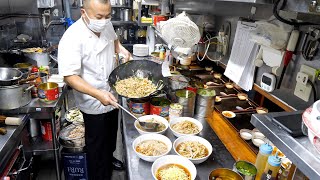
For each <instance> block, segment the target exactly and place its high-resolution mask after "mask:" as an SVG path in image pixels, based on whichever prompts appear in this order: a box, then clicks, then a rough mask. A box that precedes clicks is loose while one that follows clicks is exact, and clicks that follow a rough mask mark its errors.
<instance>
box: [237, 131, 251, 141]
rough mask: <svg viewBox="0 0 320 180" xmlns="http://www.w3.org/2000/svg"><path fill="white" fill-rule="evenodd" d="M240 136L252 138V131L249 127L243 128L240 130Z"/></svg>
mask: <svg viewBox="0 0 320 180" xmlns="http://www.w3.org/2000/svg"><path fill="white" fill-rule="evenodd" d="M240 137H241V138H242V139H244V140H247V141H248V140H250V139H252V132H251V131H250V130H249V129H241V130H240Z"/></svg>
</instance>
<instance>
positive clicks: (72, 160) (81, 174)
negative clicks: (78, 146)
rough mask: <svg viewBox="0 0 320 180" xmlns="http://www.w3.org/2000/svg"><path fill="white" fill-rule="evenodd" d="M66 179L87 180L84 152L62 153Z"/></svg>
mask: <svg viewBox="0 0 320 180" xmlns="http://www.w3.org/2000/svg"><path fill="white" fill-rule="evenodd" d="M61 155H62V159H63V169H64V175H65V179H66V180H88V171H87V160H86V153H62V154H61Z"/></svg>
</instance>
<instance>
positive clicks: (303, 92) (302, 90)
mask: <svg viewBox="0 0 320 180" xmlns="http://www.w3.org/2000/svg"><path fill="white" fill-rule="evenodd" d="M300 72H301V73H304V74H307V75H308V79H309V80H310V81H311V82H312V83H314V81H315V78H316V72H317V70H316V69H315V68H312V67H309V66H306V65H301V68H300ZM298 75H299V73H298ZM311 91H312V87H311V85H310V84H309V83H307V84H303V83H301V82H297V84H296V88H295V89H294V95H295V96H297V97H299V98H300V99H302V100H304V101H306V102H308V101H309V98H310V94H311Z"/></svg>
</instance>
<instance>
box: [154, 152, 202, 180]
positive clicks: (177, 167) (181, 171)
mask: <svg viewBox="0 0 320 180" xmlns="http://www.w3.org/2000/svg"><path fill="white" fill-rule="evenodd" d="M151 172H152V176H153V178H154V179H156V180H164V179H170V180H194V179H195V178H196V176H197V169H196V167H195V166H194V164H193V163H192V162H191V161H190V160H189V159H187V158H185V157H182V156H178V155H167V156H163V157H161V158H159V159H157V160H156V161H155V162H154V163H153V164H152V167H151Z"/></svg>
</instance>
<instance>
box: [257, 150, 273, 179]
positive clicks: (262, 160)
mask: <svg viewBox="0 0 320 180" xmlns="http://www.w3.org/2000/svg"><path fill="white" fill-rule="evenodd" d="M272 150H273V148H272V146H270V145H269V144H263V145H261V146H260V148H259V153H258V155H257V158H256V162H255V164H254V165H255V166H256V168H257V178H260V177H261V175H262V173H263V171H264V168H265V167H266V164H267V161H268V157H269V156H270V155H271V153H272Z"/></svg>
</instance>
